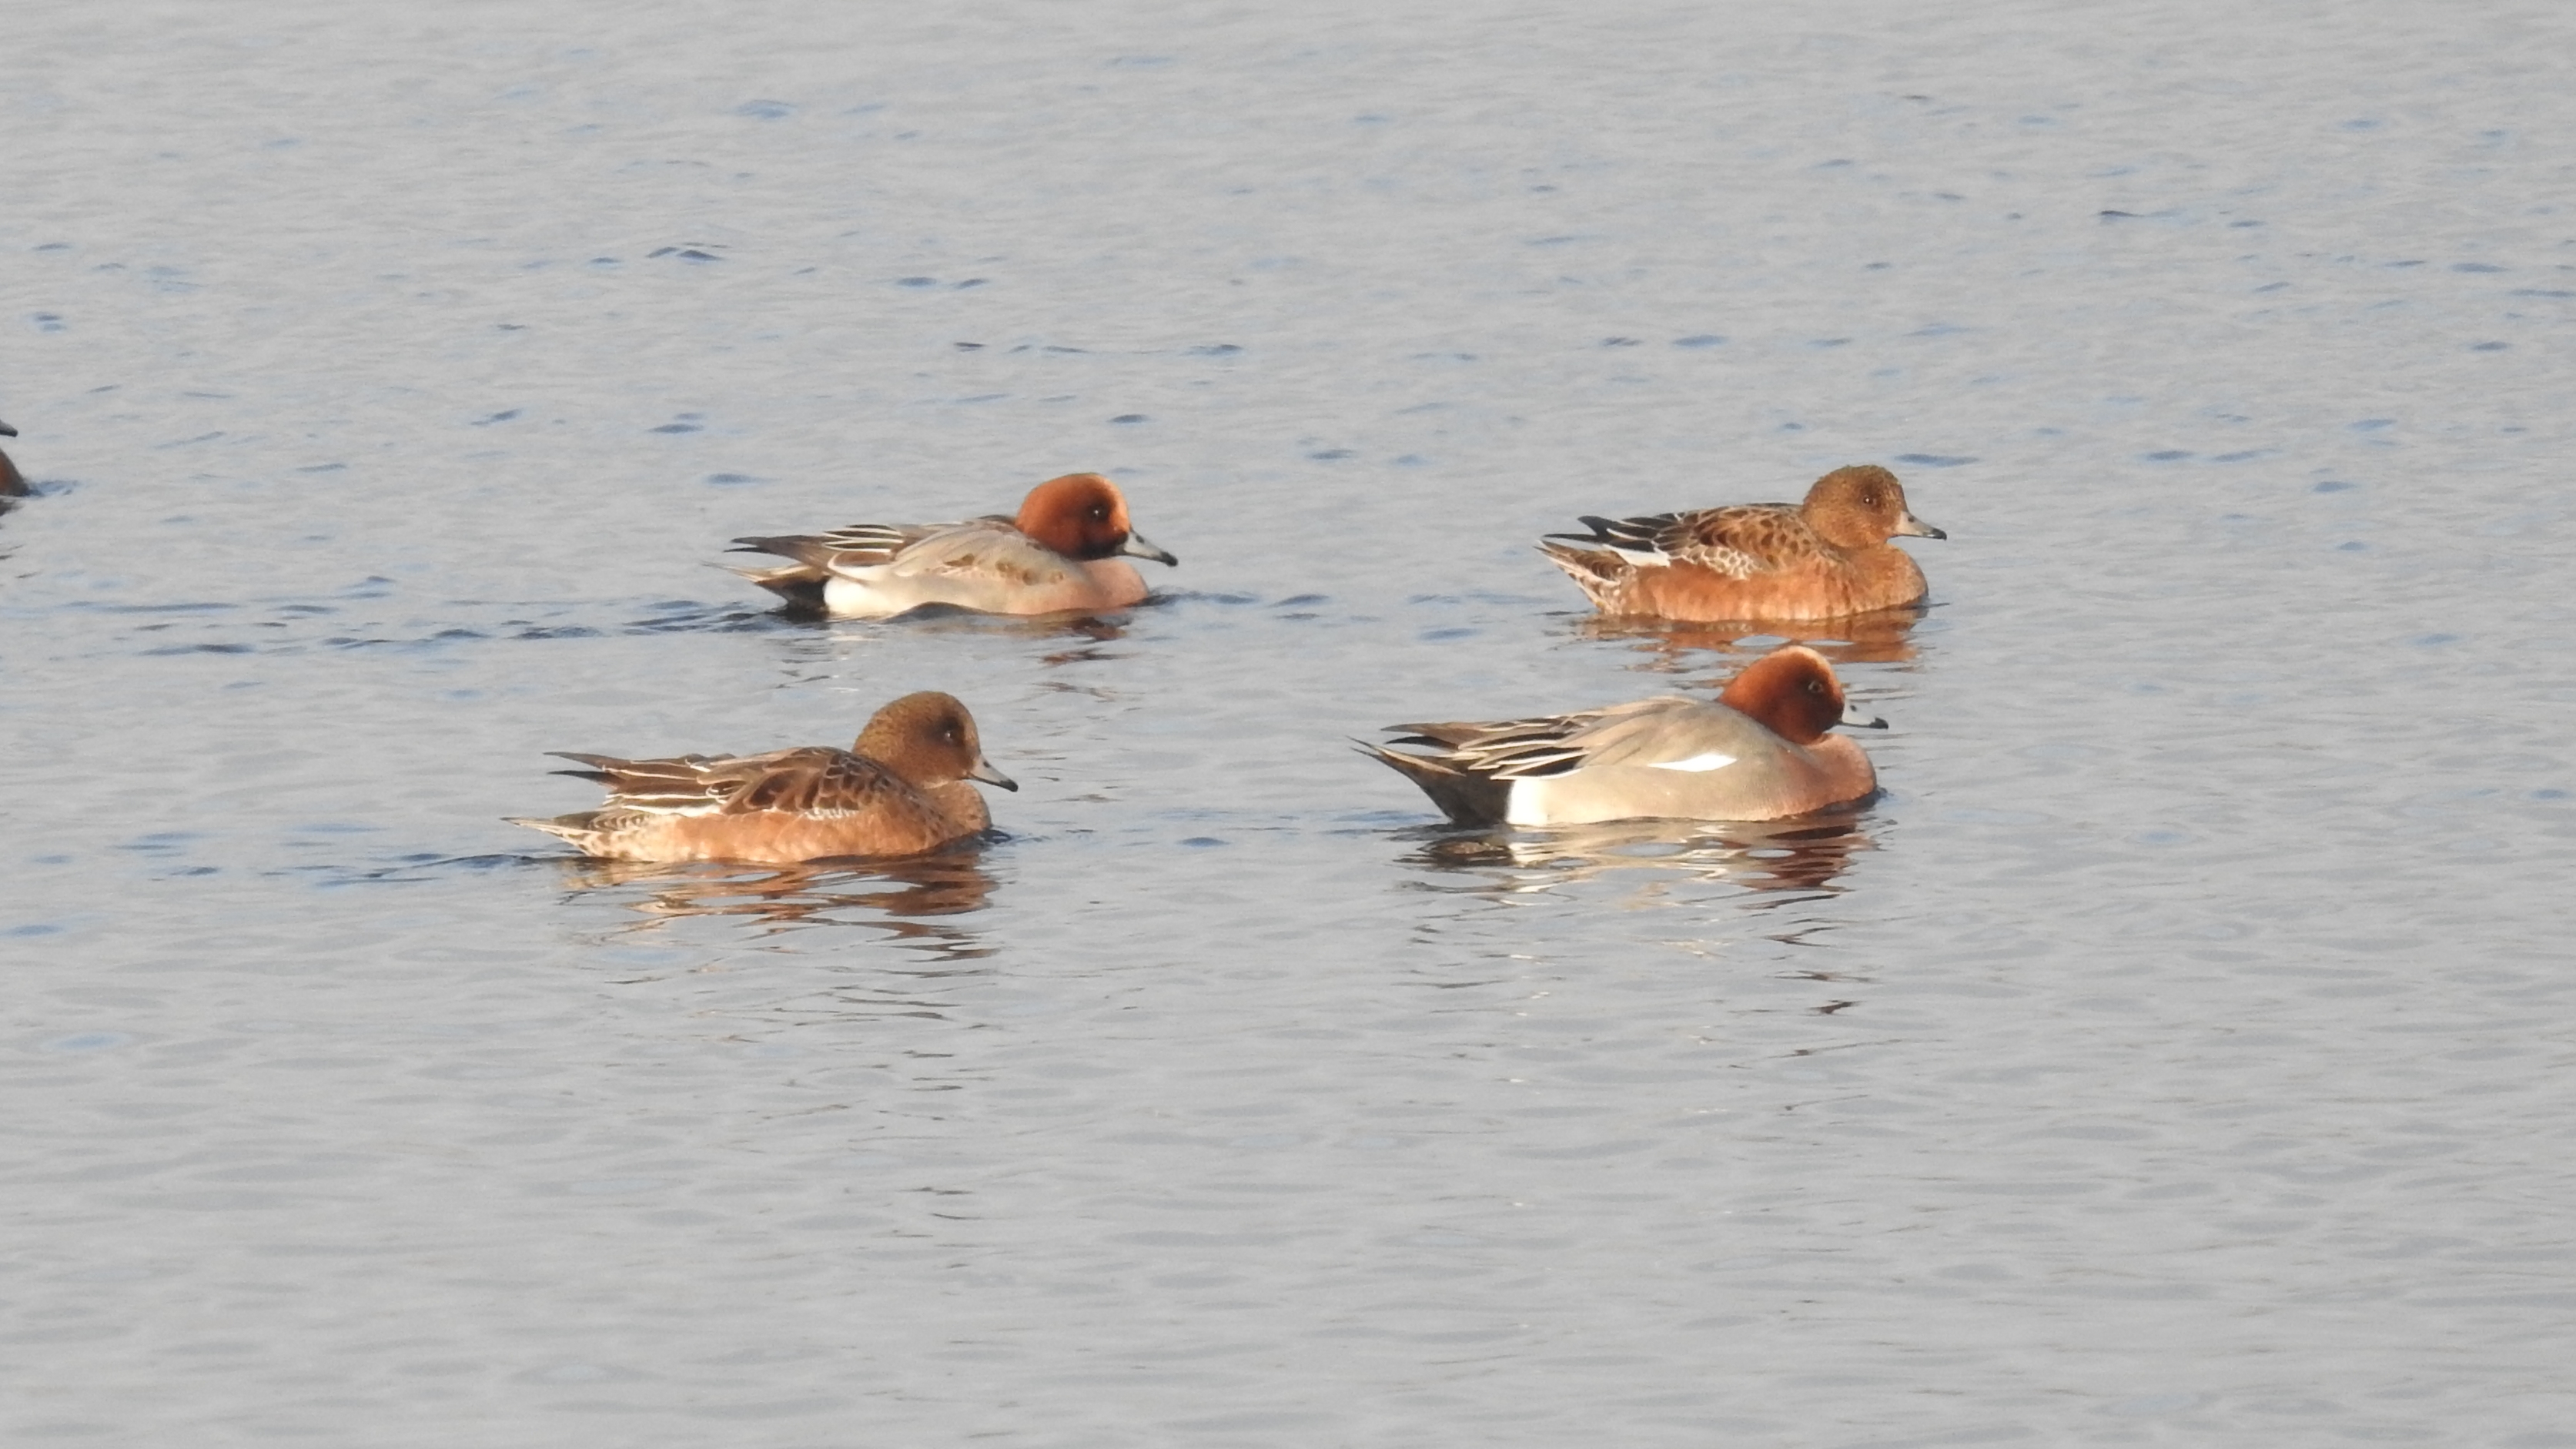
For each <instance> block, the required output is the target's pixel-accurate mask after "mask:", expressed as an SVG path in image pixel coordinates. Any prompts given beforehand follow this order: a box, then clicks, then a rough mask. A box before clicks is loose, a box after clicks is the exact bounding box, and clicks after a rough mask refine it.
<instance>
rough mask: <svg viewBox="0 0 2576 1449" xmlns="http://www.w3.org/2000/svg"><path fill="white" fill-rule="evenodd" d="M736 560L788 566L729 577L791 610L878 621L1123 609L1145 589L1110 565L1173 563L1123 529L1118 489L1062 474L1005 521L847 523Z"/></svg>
mask: <svg viewBox="0 0 2576 1449" xmlns="http://www.w3.org/2000/svg"><path fill="white" fill-rule="evenodd" d="M734 542H735V543H738V544H741V545H742V547H740V548H738V549H735V550H734V552H736V553H774V554H777V555H778V556H780V557H781V558H791V559H794V560H796V562H794V563H792V564H788V565H785V566H783V567H777V568H742V569H736V570H735V572H737V573H739V574H741V575H742V576H743V577H744V578H747V579H749V580H751V581H752V582H753V583H755V584H758V585H760V586H761V587H762V588H764V589H768V590H770V591H772V592H774V593H776V594H778V595H779V596H780V597H782V598H784V599H786V600H787V601H788V602H789V603H791V604H794V605H797V606H799V607H801V608H807V609H819V610H821V611H823V612H824V613H827V614H830V615H832V616H833V617H835V618H860V619H878V618H884V617H886V616H887V615H890V614H900V613H903V612H904V611H905V610H907V609H918V608H920V607H921V606H922V605H924V604H950V605H954V606H956V607H958V608H961V609H976V610H980V611H982V612H984V613H987V614H1054V613H1061V612H1065V611H1069V610H1077V609H1123V608H1125V607H1127V606H1128V605H1129V604H1133V603H1135V602H1136V601H1137V600H1139V599H1142V598H1144V597H1145V580H1144V579H1143V577H1142V576H1140V575H1139V574H1138V573H1137V572H1136V568H1135V565H1133V564H1130V563H1126V562H1124V561H1123V560H1121V559H1120V558H1119V557H1118V556H1119V555H1120V554H1125V555H1128V556H1129V557H1132V558H1150V559H1153V560H1155V561H1156V562H1158V563H1167V564H1177V563H1179V562H1180V560H1179V559H1176V558H1174V557H1172V556H1171V555H1170V554H1168V553H1165V552H1163V551H1162V550H1161V549H1159V548H1156V547H1154V546H1153V545H1152V544H1150V543H1147V542H1146V541H1145V538H1144V535H1142V534H1139V533H1137V532H1136V531H1135V530H1134V529H1133V528H1131V527H1130V526H1129V525H1128V522H1127V500H1126V499H1124V498H1122V497H1120V496H1119V493H1118V485H1117V484H1115V483H1112V482H1110V481H1109V480H1108V479H1106V478H1103V477H1101V476H1100V475H1099V474H1097V473H1068V474H1066V475H1065V476H1063V477H1061V478H1053V479H1049V480H1048V481H1046V482H1044V483H1041V484H1039V485H1038V486H1037V487H1035V488H1032V489H1030V490H1029V496H1028V497H1027V498H1025V499H1022V500H1021V502H1020V511H1019V515H1018V516H1017V517H1005V516H1004V515H1002V514H998V513H996V514H992V515H990V516H988V517H984V518H970V519H968V520H966V521H965V522H963V523H857V524H852V525H851V526H850V527H848V528H839V529H834V530H833V531H832V532H830V533H823V534H811V535H798V536H792V537H782V538H737V539H735V540H734Z"/></svg>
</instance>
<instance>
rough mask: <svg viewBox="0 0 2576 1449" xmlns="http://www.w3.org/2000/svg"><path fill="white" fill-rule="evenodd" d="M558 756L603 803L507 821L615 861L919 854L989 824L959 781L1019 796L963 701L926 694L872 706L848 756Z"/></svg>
mask: <svg viewBox="0 0 2576 1449" xmlns="http://www.w3.org/2000/svg"><path fill="white" fill-rule="evenodd" d="M556 753H557V755H558V757H559V758H562V759H567V760H579V761H580V762H581V763H583V764H585V765H589V766H592V767H593V768H591V769H588V770H561V771H558V772H557V773H558V774H565V775H577V776H579V777H580V778H582V779H585V780H596V781H598V782H599V783H601V784H603V785H606V786H607V787H608V804H607V805H606V806H605V807H604V808H602V809H598V810H586V811H583V812H582V813H580V814H578V815H558V816H556V817H554V818H553V819H551V820H537V819H529V818H522V817H516V816H513V817H511V819H510V823H511V824H513V825H525V826H527V827H529V828H530V829H533V830H542V831H545V832H546V833H548V834H550V835H560V836H562V837H563V838H564V839H566V840H569V841H571V842H572V843H573V844H575V845H577V846H580V847H581V848H582V850H583V852H584V853H586V854H589V855H599V856H607V857H609V858H611V859H615V860H661V861H672V860H739V861H759V862H773V863H774V862H787V861H800V860H828V859H832V858H835V857H839V856H852V855H917V854H919V853H921V852H922V851H925V850H932V849H935V848H937V847H938V846H941V845H944V844H946V843H948V842H949V841H952V840H957V839H960V838H961V837H964V836H968V835H972V834H974V833H975V832H977V831H979V830H982V829H984V828H985V827H986V826H988V825H990V824H992V819H993V817H992V816H991V815H990V814H989V813H988V812H987V811H986V810H985V808H984V797H983V795H982V794H980V793H979V792H978V791H977V790H976V789H975V787H974V786H973V785H970V784H968V783H966V782H967V781H969V780H982V781H984V782H985V783H986V784H989V785H999V786H1001V787H1002V788H1003V789H1005V790H1016V789H1018V788H1019V786H1017V785H1015V784H1013V783H1011V780H1010V777H1009V776H1006V775H1004V774H1003V773H1002V772H1001V771H999V770H996V769H994V768H993V767H992V766H991V765H990V764H987V763H986V762H985V760H984V748H983V744H982V742H981V741H980V740H978V739H977V737H976V734H975V720H974V717H973V716H971V715H969V714H967V713H966V706H964V705H962V704H960V703H958V702H957V700H956V699H955V698H954V697H953V696H950V695H945V694H940V693H938V692H936V691H932V690H925V691H923V692H921V693H919V694H907V695H905V696H904V697H903V698H901V699H898V700H896V701H895V702H893V703H892V704H889V705H887V706H886V707H885V708H883V709H880V710H878V711H877V712H876V714H875V715H874V716H873V717H871V718H870V719H869V720H868V727H867V728H866V729H864V730H862V731H860V732H859V738H858V743H856V744H854V745H852V746H851V747H850V748H849V749H846V750H836V749H834V748H832V747H831V746H829V745H804V746H800V747H798V748H795V749H786V750H772V751H770V752H769V753H767V754H765V755H742V756H726V755H682V756H680V757H678V758H677V759H669V760H619V759H612V758H610V757H608V756H606V755H580V754H571V753H568V752H562V751H558V752H556Z"/></svg>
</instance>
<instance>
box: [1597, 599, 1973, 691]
mask: <svg viewBox="0 0 2576 1449" xmlns="http://www.w3.org/2000/svg"><path fill="white" fill-rule="evenodd" d="M1922 617H1923V610H1922V609H1921V608H1920V607H1917V606H1910V605H1909V606H1907V607H1904V608H1896V609H1880V610H1877V611H1875V612H1873V613H1868V614H1850V615H1846V616H1844V617H1843V618H1839V619H1814V620H1808V621H1804V622H1798V621H1793V620H1786V619H1733V620H1726V621H1722V622H1716V623H1680V622H1675V621H1672V620H1667V619H1641V618H1615V617H1611V616H1607V615H1601V614H1587V615H1585V616H1583V617H1582V618H1581V619H1579V620H1578V621H1576V623H1575V625H1574V630H1575V632H1576V633H1578V634H1580V635H1582V636H1583V637H1584V638H1586V639H1598V640H1601V641H1603V642H1605V643H1624V644H1626V645H1627V646H1628V647H1629V648H1631V649H1633V650H1635V651H1636V652H1638V653H1640V654H1643V655H1645V656H1647V657H1646V658H1645V659H1642V660H1639V661H1638V662H1637V663H1635V664H1633V665H1631V666H1629V667H1630V668H1633V669H1637V670H1641V671H1643V672H1645V673H1648V674H1689V673H1693V672H1695V671H1697V670H1701V669H1705V668H1707V667H1709V663H1710V661H1709V660H1707V659H1705V658H1703V657H1698V656H1704V655H1709V654H1716V655H1720V656H1724V657H1726V658H1729V659H1741V658H1744V657H1747V656H1750V655H1758V654H1762V653H1765V652H1767V651H1769V650H1770V649H1772V648H1775V647H1776V646H1778V645H1780V644H1782V643H1789V644H1804V645H1806V646H1807V647H1808V648H1810V649H1813V650H1815V651H1816V652H1817V653H1818V654H1821V655H1823V656H1825V658H1826V659H1828V660H1830V661H1832V662H1833V663H1834V664H1835V665H1836V666H1837V667H1840V666H1843V665H1849V664H1908V663H1912V662H1913V660H1914V657H1915V653H1916V649H1915V644H1914V639H1913V634H1914V626H1915V624H1916V623H1917V622H1918V621H1920V620H1921V619H1922ZM1747 641H1751V642H1749V643H1748V642H1747Z"/></svg>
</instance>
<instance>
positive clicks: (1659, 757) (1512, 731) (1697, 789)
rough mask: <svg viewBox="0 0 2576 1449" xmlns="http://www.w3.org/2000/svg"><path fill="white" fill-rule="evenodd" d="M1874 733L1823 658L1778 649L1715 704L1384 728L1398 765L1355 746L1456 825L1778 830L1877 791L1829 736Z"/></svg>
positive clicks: (1881, 724) (1381, 752)
mask: <svg viewBox="0 0 2576 1449" xmlns="http://www.w3.org/2000/svg"><path fill="white" fill-rule="evenodd" d="M1837 724H1843V725H1854V726H1858V727H1860V728H1864V729H1884V728H1886V727H1887V725H1886V721H1884V720H1879V719H1873V718H1871V717H1869V716H1867V715H1863V714H1861V713H1859V712H1858V711H1857V710H1854V709H1852V708H1850V707H1849V706H1847V705H1846V704H1845V703H1844V700H1843V691H1842V685H1841V684H1840V683H1838V682H1837V681H1836V680H1835V679H1834V671H1833V668H1832V666H1830V665H1828V664H1826V663H1825V660H1824V656H1822V655H1820V654H1818V653H1817V652H1816V651H1814V650H1812V649H1809V648H1806V647H1804V646H1803V645H1797V644H1790V645H1785V646H1783V647H1781V648H1779V649H1775V650H1773V651H1771V652H1770V653H1768V654H1765V655H1763V656H1762V657H1761V658H1760V659H1757V660H1755V661H1754V662H1753V663H1752V664H1751V665H1750V666H1749V667H1747V668H1746V669H1745V671H1744V672H1743V673H1742V674H1739V675H1737V676H1736V677H1735V678H1734V680H1733V681H1731V682H1730V683H1728V685H1727V686H1726V690H1725V692H1724V693H1722V694H1720V695H1719V696H1718V702H1717V703H1715V704H1702V703H1699V702H1698V701H1696V700H1688V699H1672V698H1663V699H1641V700H1637V701H1634V702H1632V703H1629V704H1614V705H1611V706H1609V707H1608V708H1606V709H1594V710H1585V711H1583V712H1582V713H1579V714H1565V715H1555V716H1551V717H1548V718H1544V719H1516V720H1504V721H1501V722H1499V723H1495V724H1409V725H1395V726H1393V728H1394V729H1396V730H1400V731H1402V732H1403V733H1401V734H1400V735H1398V736H1397V737H1396V739H1395V740H1394V741H1393V743H1395V744H1399V745H1427V746H1430V747H1431V748H1432V750H1433V751H1434V752H1433V753H1431V754H1408V753H1403V752H1400V751H1397V750H1391V749H1388V748H1386V747H1385V746H1383V745H1366V744H1364V745H1362V746H1361V747H1360V748H1361V749H1362V750H1364V751H1366V752H1367V753H1369V754H1371V755H1374V756H1375V757H1377V758H1378V759H1380V760H1383V761H1385V762H1386V763H1387V764H1389V765H1392V766H1394V767H1395V768H1396V769H1397V770H1399V771H1401V772H1402V773H1403V774H1404V775H1405V776H1406V777H1407V778H1408V779H1410V780H1412V781H1413V783H1414V784H1416V785H1419V786H1421V787H1422V792H1423V793H1424V794H1426V795H1429V796H1430V797H1431V803H1433V804H1435V805H1437V806H1439V807H1440V808H1441V810H1443V811H1444V812H1446V813H1447V814H1448V816H1449V818H1450V819H1451V820H1453V821H1456V822H1457V823H1458V824H1460V825H1586V824H1591V823H1594V822H1597V821H1604V820H1633V819H1645V818H1655V817H1660V818H1666V819H1683V820H1776V819H1779V818H1780V817H1782V816H1786V815H1803V814H1806V813H1807V812H1808V811H1811V810H1821V809H1823V808H1824V807H1825V806H1828V805H1834V804H1839V803H1841V802H1843V801H1846V800H1857V799H1859V798H1861V797H1862V796H1864V795H1867V794H1869V793H1870V792H1871V791H1873V790H1875V789H1877V788H1878V773H1877V771H1875V770H1873V769H1871V768H1870V763H1869V756H1867V755H1864V754H1862V753H1861V750H1860V746H1858V745H1855V744H1853V743H1852V742H1851V741H1850V740H1847V739H1844V738H1843V737H1842V736H1840V735H1833V734H1828V733H1826V731H1828V730H1831V729H1832V728H1833V727H1834V726H1835V725H1837Z"/></svg>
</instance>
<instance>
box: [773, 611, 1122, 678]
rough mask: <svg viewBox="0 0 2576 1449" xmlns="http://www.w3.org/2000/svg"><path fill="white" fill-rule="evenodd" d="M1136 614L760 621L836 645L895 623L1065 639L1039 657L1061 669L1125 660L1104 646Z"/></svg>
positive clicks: (938, 630) (935, 614) (929, 614)
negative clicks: (1065, 666) (801, 630)
mask: <svg viewBox="0 0 2576 1449" xmlns="http://www.w3.org/2000/svg"><path fill="white" fill-rule="evenodd" d="M1154 603H1155V601H1154V600H1151V599H1149V600H1147V601H1145V603H1143V604H1139V605H1137V606H1136V607H1138V608H1151V607H1153V605H1154ZM1130 612H1131V611H1129V610H1123V609H1122V610H1120V611H1119V612H1117V613H1114V614H1081V613H1065V614H979V613H976V612H975V611H974V610H972V609H960V608H954V607H951V606H949V605H946V604H928V605H924V606H923V607H921V608H918V609H915V610H913V611H912V612H910V613H908V614H902V615H898V616H896V617H895V618H893V619H835V618H833V617H831V616H830V615H827V614H813V613H783V612H776V611H773V612H771V613H768V614H763V615H761V616H759V617H760V618H762V619H764V620H767V621H769V622H770V623H772V624H775V625H782V626H785V627H787V628H790V629H805V630H811V631H812V632H813V633H815V634H817V635H820V636H823V637H824V638H826V639H828V640H830V641H832V643H833V644H835V645H839V644H844V643H849V644H867V643H873V642H875V641H876V640H877V639H878V638H880V637H882V635H883V633H884V631H885V629H886V628H887V627H888V626H889V625H891V626H893V627H897V628H901V629H906V630H920V631H925V632H928V633H931V634H954V635H968V636H973V637H975V638H994V637H1000V638H1005V639H1027V640H1030V641H1032V642H1034V643H1038V644H1041V645H1044V644H1049V643H1054V642H1056V641H1062V647H1061V648H1058V649H1054V650H1052V651H1050V652H1048V653H1046V654H1042V655H1040V656H1038V662H1039V663H1041V664H1045V665H1048V666H1050V667H1060V666H1063V665H1067V664H1089V663H1093V662H1095V661H1098V660H1103V659H1120V658H1124V657H1125V656H1124V655H1123V654H1120V653H1117V652H1113V651H1110V650H1105V649H1103V648H1101V647H1100V646H1102V645H1104V644H1114V643H1116V642H1118V641H1119V640H1121V639H1124V638H1126V637H1127V629H1128V623H1129V614H1130Z"/></svg>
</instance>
